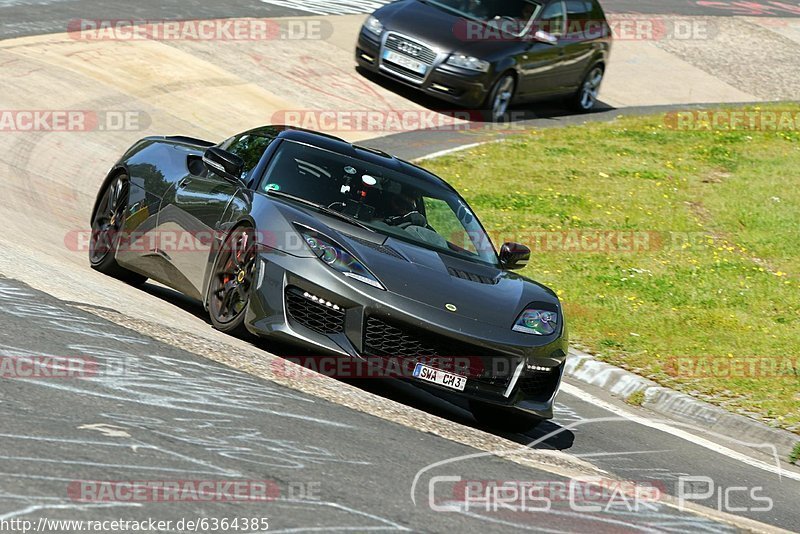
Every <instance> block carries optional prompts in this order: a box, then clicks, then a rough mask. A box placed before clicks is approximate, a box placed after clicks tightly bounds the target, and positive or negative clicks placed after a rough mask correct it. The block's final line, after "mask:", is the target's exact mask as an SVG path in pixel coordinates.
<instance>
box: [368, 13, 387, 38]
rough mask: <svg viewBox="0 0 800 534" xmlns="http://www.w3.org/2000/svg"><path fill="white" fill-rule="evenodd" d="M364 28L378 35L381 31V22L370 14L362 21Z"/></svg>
mask: <svg viewBox="0 0 800 534" xmlns="http://www.w3.org/2000/svg"><path fill="white" fill-rule="evenodd" d="M364 29H365V30H367V31H368V32H370V33H372V34H374V35H380V34H382V33H383V23H381V21H380V20H378V19H377V17H375V16H374V15H370V16H369V18H368V19H367V21H366V22H365V23H364Z"/></svg>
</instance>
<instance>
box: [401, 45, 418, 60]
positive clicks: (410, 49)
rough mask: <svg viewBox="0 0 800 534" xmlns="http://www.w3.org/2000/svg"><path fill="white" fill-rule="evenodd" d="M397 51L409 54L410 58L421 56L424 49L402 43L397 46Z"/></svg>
mask: <svg viewBox="0 0 800 534" xmlns="http://www.w3.org/2000/svg"><path fill="white" fill-rule="evenodd" d="M397 49H398V50H400V51H401V52H403V53H405V54H408V55H409V56H414V57H417V56H419V54H420V52H422V47H420V46H417V45H413V44H411V43H400V44H398V45H397Z"/></svg>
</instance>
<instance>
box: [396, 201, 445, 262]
mask: <svg viewBox="0 0 800 534" xmlns="http://www.w3.org/2000/svg"><path fill="white" fill-rule="evenodd" d="M421 206H422V198H421V197H420V196H419V195H418V194H413V193H411V192H410V191H409V190H407V189H405V190H403V191H401V192H399V193H395V194H390V195H389V198H388V199H387V206H386V213H385V216H386V218H384V220H383V222H385V223H386V224H388V225H390V226H396V227H398V228H401V229H403V230H405V231H406V232H408V233H409V234H411V235H413V236H415V237H416V238H417V239H420V240H422V241H425V242H426V243H430V244H432V245H435V246H437V247H440V248H448V244H447V240H446V239H445V238H443V237H442V236H440V235H439V234H438V233H436V231H435V230H434V229H433V228H431V227H430V226H429V225H428V220H427V219H426V218H425V216H424V215H423V214H422V213H421V212H420V208H421Z"/></svg>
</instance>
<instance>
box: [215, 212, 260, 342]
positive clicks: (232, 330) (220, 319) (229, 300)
mask: <svg viewBox="0 0 800 534" xmlns="http://www.w3.org/2000/svg"><path fill="white" fill-rule="evenodd" d="M255 263H256V246H255V232H253V229H252V228H249V227H239V228H237V229H235V230H234V231H233V232H231V235H230V236H228V238H227V239H226V240H225V244H224V245H223V246H222V250H220V252H219V254H217V260H216V261H215V262H214V270H213V271H212V274H211V282H210V285H209V289H208V292H209V294H208V312H209V315H210V316H211V324H213V325H214V328H216V329H217V330H219V331H220V332H224V333H226V334H230V335H233V336H236V337H249V335H250V334H249V332H248V331H247V328H246V327H245V324H244V321H245V316H246V315H247V308H248V307H249V305H250V291H251V290H252V288H253V275H254V273H255Z"/></svg>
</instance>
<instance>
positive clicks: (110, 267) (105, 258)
mask: <svg viewBox="0 0 800 534" xmlns="http://www.w3.org/2000/svg"><path fill="white" fill-rule="evenodd" d="M129 196H130V182H129V180H128V177H127V176H126V175H124V174H120V175H118V176H116V177H114V178H113V179H112V180H111V181H110V182H109V183H108V185H107V186H106V188H105V191H103V196H102V197H101V198H100V202H99V204H98V205H97V211H96V212H95V213H94V215H93V216H92V239H91V241H90V242H89V263H90V265H91V266H92V269H94V270H96V271H99V272H101V273H103V274H105V275H108V276H111V277H114V278H117V279H119V280H122V281H123V282H127V283H128V284H131V285H142V284H143V283H145V282H146V281H147V277H146V276H142V275H141V274H138V273H134V272H132V271H129V270H128V269H125V268H124V267H122V266H121V265H120V264H119V263H117V258H116V256H117V249H118V248H119V244H120V240H121V232H122V231H123V229H124V227H125V216H126V213H125V212H126V208H127V207H128V198H129Z"/></svg>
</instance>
